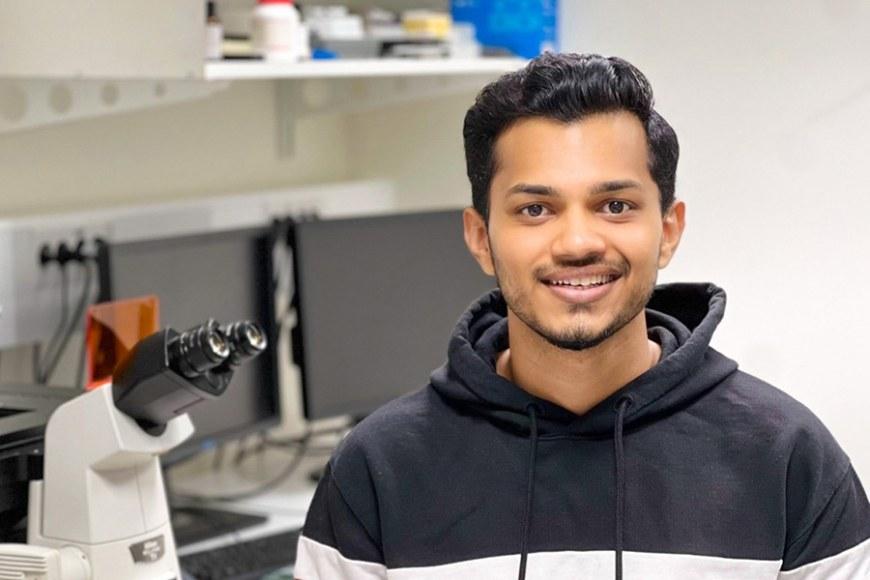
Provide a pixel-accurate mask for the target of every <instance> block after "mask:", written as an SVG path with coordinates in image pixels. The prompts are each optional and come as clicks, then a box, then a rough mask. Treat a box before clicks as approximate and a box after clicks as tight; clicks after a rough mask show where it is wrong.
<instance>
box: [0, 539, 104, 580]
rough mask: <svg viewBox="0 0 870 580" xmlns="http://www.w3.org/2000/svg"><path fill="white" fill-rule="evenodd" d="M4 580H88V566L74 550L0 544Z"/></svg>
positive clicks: (89, 578) (70, 548) (89, 572)
mask: <svg viewBox="0 0 870 580" xmlns="http://www.w3.org/2000/svg"><path fill="white" fill-rule="evenodd" d="M0 578H3V579H4V580H5V579H6V578H9V579H10V580H13V579H14V580H91V566H90V564H89V563H88V560H87V558H85V555H84V554H83V553H82V552H81V550H79V549H77V548H73V547H71V546H66V547H63V548H60V549H55V548H46V547H44V546H31V545H28V544H0Z"/></svg>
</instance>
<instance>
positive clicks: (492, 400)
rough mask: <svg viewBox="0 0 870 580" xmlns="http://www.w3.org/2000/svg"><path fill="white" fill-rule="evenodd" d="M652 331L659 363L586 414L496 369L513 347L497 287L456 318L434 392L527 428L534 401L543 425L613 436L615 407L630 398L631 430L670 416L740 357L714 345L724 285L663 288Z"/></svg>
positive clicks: (654, 302) (656, 298)
mask: <svg viewBox="0 0 870 580" xmlns="http://www.w3.org/2000/svg"><path fill="white" fill-rule="evenodd" d="M645 312H646V323H647V332H648V336H649V338H650V339H652V340H654V341H656V342H657V343H658V344H659V345H661V348H662V354H661V358H660V359H659V363H658V364H656V365H655V366H653V367H652V368H651V369H649V370H648V371H646V372H645V373H643V374H642V375H640V376H639V377H637V378H636V379H634V380H633V381H631V382H630V383H628V384H627V385H625V386H624V387H622V388H621V389H619V390H618V391H616V392H615V393H613V394H612V395H611V396H609V397H608V398H607V399H605V400H604V401H602V402H600V403H599V404H598V405H596V406H595V407H593V408H592V409H590V410H589V411H588V412H586V413H584V414H583V415H575V414H574V413H572V412H571V411H568V410H566V409H564V408H562V407H560V406H558V405H556V404H554V403H551V402H549V401H546V400H543V399H540V398H537V397H534V396H532V395H530V394H529V393H527V392H525V391H524V390H522V389H521V388H519V387H518V386H517V385H515V384H514V383H512V382H510V381H508V380H507V379H505V378H503V377H501V376H500V375H498V374H497V373H496V372H495V360H496V357H497V355H498V353H500V352H501V351H503V350H505V349H506V348H507V347H508V325H507V306H506V304H505V301H504V298H503V297H502V295H501V292H500V291H499V290H493V291H491V292H489V293H487V294H485V295H483V296H482V297H481V298H480V299H478V300H477V301H475V302H474V303H473V304H472V305H471V306H470V307H469V308H468V310H467V311H466V312H465V313H464V314H463V315H462V317H461V318H460V319H459V322H458V323H457V325H456V327H455V329H454V332H453V336H452V337H451V339H450V345H449V348H448V360H447V362H446V363H445V365H444V366H442V367H441V368H439V369H437V370H436V371H434V372H433V373H432V377H431V383H432V386H433V387H434V388H435V390H436V391H437V392H438V393H439V394H440V395H441V396H442V397H444V398H445V399H446V400H447V401H448V402H449V403H450V404H452V405H455V406H459V407H462V408H463V410H464V411H465V412H471V413H476V414H479V415H483V416H486V417H487V418H488V419H489V420H490V421H492V422H493V423H494V424H496V425H498V426H500V427H502V428H505V429H511V430H517V431H519V432H524V433H528V431H529V414H528V408H529V405H531V404H534V405H535V406H536V408H537V414H538V417H537V419H538V424H537V430H538V432H539V433H540V435H541V436H542V437H546V436H547V435H548V434H560V435H565V434H571V435H573V436H576V437H581V438H608V437H613V435H614V433H613V429H614V420H615V409H616V404H617V402H618V401H619V400H621V399H623V398H625V397H626V396H628V397H629V398H630V399H631V405H630V407H629V408H628V410H627V411H626V412H625V416H624V426H625V429H626V430H630V429H632V428H633V427H637V426H639V425H641V424H643V423H646V422H648V421H654V420H656V419H658V418H661V417H664V416H667V415H669V414H672V413H674V412H676V411H677V410H679V409H680V408H683V407H684V406H685V405H687V404H688V403H690V402H691V401H693V400H695V399H697V398H698V397H700V396H702V395H703V394H704V393H705V392H707V391H708V390H710V389H712V388H713V387H715V386H716V385H717V384H719V383H720V382H721V381H722V380H723V379H725V378H726V377H727V376H728V375H730V374H732V373H733V372H735V371H736V370H737V363H735V362H734V361H733V360H731V359H729V358H727V357H725V356H723V355H721V354H720V353H718V352H716V351H715V350H713V349H712V348H710V346H709V345H710V339H711V337H712V335H713V331H714V330H715V329H716V327H717V326H718V324H719V322H720V321H721V320H722V316H723V315H724V312H725V291H724V290H722V289H721V288H719V287H717V286H715V285H713V284H709V283H699V284H693V283H679V284H665V285H660V286H657V287H656V288H655V290H654V292H653V296H652V298H651V299H650V301H649V303H648V305H647V308H646V311H645Z"/></svg>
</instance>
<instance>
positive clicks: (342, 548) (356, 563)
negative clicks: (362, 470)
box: [294, 463, 387, 580]
mask: <svg viewBox="0 0 870 580" xmlns="http://www.w3.org/2000/svg"><path fill="white" fill-rule="evenodd" d="M357 511H358V510H354V508H353V507H352V506H351V505H350V504H349V503H348V501H347V500H346V498H345V495H344V493H342V491H341V489H339V485H338V483H337V481H336V478H335V474H334V472H333V468H332V464H331V463H330V464H329V465H327V467H326V470H325V472H324V474H323V478H322V479H321V480H320V483H319V484H318V486H317V490H316V491H315V493H314V499H313V500H312V502H311V506H310V507H309V508H308V516H307V518H306V520H305V527H304V528H303V529H302V535H301V537H300V538H299V544H298V548H297V555H296V564H295V567H294V575H295V577H296V578H297V579H299V580H380V579H384V578H386V577H387V571H386V567H385V566H384V563H383V562H384V559H383V555H382V552H381V549H380V546H379V543H378V541H377V540H376V539H375V537H376V534H375V533H374V530H372V529H370V528H372V526H371V524H369V525H368V526H367V525H366V524H365V523H364V522H363V519H361V518H360V516H359V515H358V513H357Z"/></svg>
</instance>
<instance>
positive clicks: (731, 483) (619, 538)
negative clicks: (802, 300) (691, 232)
mask: <svg viewBox="0 0 870 580" xmlns="http://www.w3.org/2000/svg"><path fill="white" fill-rule="evenodd" d="M652 104H653V99H652V90H651V88H650V86H649V84H648V82H647V80H646V78H645V77H644V76H643V74H642V73H641V72H640V71H638V70H637V69H636V68H635V67H633V66H632V65H631V64H629V63H627V62H625V61H623V60H620V59H617V58H603V57H600V56H597V55H582V56H578V55H550V54H546V55H544V56H541V57H540V58H538V59H536V60H534V61H532V62H531V63H530V64H529V65H528V66H527V67H526V68H525V69H524V70H522V71H519V72H516V73H511V74H508V75H505V76H504V77H502V78H501V79H499V80H497V81H496V82H494V83H492V84H491V85H489V86H487V87H486V88H485V89H484V90H483V91H482V92H481V94H480V95H479V96H478V98H477V100H476V102H475V103H474V105H473V106H472V107H471V109H470V110H469V111H468V114H467V115H466V118H465V129H464V136H465V151H466V160H467V166H468V167H467V169H468V176H469V179H470V181H471V186H472V198H473V205H474V208H473V209H471V208H469V209H467V210H466V211H465V214H464V226H465V239H466V242H467V244H468V247H469V249H470V250H471V253H472V254H473V255H474V257H475V258H476V259H477V261H478V262H479V263H480V266H481V268H483V270H484V271H485V272H487V273H488V274H491V275H494V276H495V277H496V279H497V281H498V286H499V290H497V291H493V292H492V293H490V294H488V295H486V296H484V297H482V298H481V299H480V300H479V301H477V302H476V303H475V304H473V305H472V306H471V307H470V308H469V310H468V311H467V312H466V313H465V314H464V315H463V316H462V318H461V319H460V321H459V323H458V325H457V327H456V330H455V331H454V335H453V337H452V338H451V341H450V346H449V352H448V362H447V363H446V364H445V365H444V367H442V368H440V369H438V370H436V371H435V372H434V373H433V374H432V377H431V380H430V384H429V385H428V386H427V387H425V388H424V389H422V390H420V391H418V392H416V393H414V394H412V395H409V396H406V397H404V398H401V399H399V400H397V401H394V402H393V403H391V404H389V405H387V406H386V407H384V408H383V409H381V410H379V411H378V412H376V413H374V414H373V415H372V416H370V417H369V418H367V419H366V420H365V421H363V422H362V423H361V424H360V425H359V426H358V427H357V428H356V429H354V431H353V432H351V434H350V435H349V436H348V437H347V438H346V439H345V441H344V442H343V443H342V445H341V446H340V448H339V449H338V450H337V451H336V453H335V455H334V456H333V458H332V459H331V461H330V463H329V466H328V468H327V470H326V474H325V476H324V478H323V480H322V481H321V483H320V485H319V487H318V489H317V492H316V494H315V497H314V500H313V503H312V505H311V508H310V511H309V514H308V519H307V522H306V524H305V529H304V531H303V537H302V538H301V539H300V542H299V550H298V554H299V555H298V561H297V568H296V574H297V576H298V577H299V578H302V579H304V580H325V579H337V578H342V579H344V578H346V579H364V578H365V579H374V578H397V579H411V578H414V579H417V578H422V579H431V580H435V579H441V578H475V579H476V578H487V579H489V578H492V579H496V578H498V579H503V578H510V577H513V576H516V575H518V576H519V578H520V579H522V578H526V577H527V574H528V577H529V578H547V579H548V580H558V579H563V578H565V579H567V578H572V579H575V578H614V577H615V578H629V579H631V578H636V579H643V580H650V579H665V578H668V579H670V578H717V579H736V578H753V579H771V580H772V579H775V578H778V579H801V580H806V579H819V580H821V579H826V580H830V579H842V580H846V579H850V580H851V579H855V578H870V504H868V501H867V496H866V495H865V493H864V490H863V489H862V487H861V484H860V483H859V481H858V478H857V476H856V474H855V472H854V470H853V469H852V467H851V466H850V462H849V459H848V457H847V456H846V455H845V453H844V452H843V451H842V450H841V449H840V447H839V446H838V445H837V443H836V442H835V441H834V439H833V437H832V436H831V435H830V433H829V432H828V431H827V430H826V429H825V427H824V426H823V425H822V424H821V423H820V422H819V420H818V419H817V418H816V417H815V416H814V415H813V414H812V413H811V412H810V411H809V410H807V409H806V408H805V407H804V406H802V405H801V404H800V403H798V402H796V401H795V400H793V399H791V398H790V397H789V396H788V395H786V394H784V393H783V392H781V391H779V390H777V389H776V388H774V387H772V386H770V385H768V384H766V383H764V382H762V381H761V380H759V379H756V378H754V377H752V376H749V375H747V374H745V373H743V372H741V371H739V370H738V369H737V364H736V363H735V362H734V361H732V360H730V359H728V358H727V357H725V356H724V355H722V354H720V353H718V352H716V351H715V350H714V349H712V348H710V346H709V342H710V338H711V335H712V333H713V331H714V329H715V328H716V326H717V324H718V323H719V321H720V320H721V318H722V316H723V313H724V308H725V293H724V292H723V291H722V290H721V289H720V288H717V287H716V286H714V285H712V284H670V285H664V286H659V287H656V286H655V284H656V278H657V272H658V270H659V269H661V268H664V267H665V266H667V265H668V263H669V261H670V260H671V258H672V257H673V255H674V253H675V252H676V249H677V247H678V245H679V242H680V237H681V235H682V232H683V227H684V224H685V204H684V203H683V202H682V201H678V200H676V199H675V198H674V182H675V174H676V167H677V159H678V156H679V153H678V151H679V150H678V146H677V138H676V134H675V133H674V131H673V129H672V128H671V127H670V126H669V125H668V123H667V122H666V121H665V120H664V119H663V118H662V117H661V116H660V115H659V114H658V113H657V112H656V111H655V110H654V109H653V108H652ZM445 283H449V281H445Z"/></svg>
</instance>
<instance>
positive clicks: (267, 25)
mask: <svg viewBox="0 0 870 580" xmlns="http://www.w3.org/2000/svg"><path fill="white" fill-rule="evenodd" d="M251 24H252V26H251V32H252V34H251V40H252V45H253V49H254V53H256V54H258V55H259V56H262V57H263V58H264V59H266V60H280V61H297V60H299V59H300V57H301V56H302V55H301V47H300V40H301V34H302V32H301V30H300V20H299V12H298V11H297V10H296V7H295V6H293V2H291V0H258V2H257V6H256V8H254V14H253V22H252V23H251Z"/></svg>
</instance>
